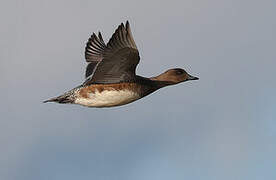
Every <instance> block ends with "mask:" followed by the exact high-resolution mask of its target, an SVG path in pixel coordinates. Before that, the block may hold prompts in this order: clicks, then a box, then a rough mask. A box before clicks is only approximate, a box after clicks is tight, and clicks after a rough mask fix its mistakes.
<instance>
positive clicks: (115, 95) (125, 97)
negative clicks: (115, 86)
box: [75, 90, 140, 107]
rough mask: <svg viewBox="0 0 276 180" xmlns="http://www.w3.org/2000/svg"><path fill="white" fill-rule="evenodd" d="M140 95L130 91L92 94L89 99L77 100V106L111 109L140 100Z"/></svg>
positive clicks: (109, 91)
mask: <svg viewBox="0 0 276 180" xmlns="http://www.w3.org/2000/svg"><path fill="white" fill-rule="evenodd" d="M139 98H140V96H139V94H138V93H136V92H133V91H130V90H120V91H117V90H105V91H102V92H99V91H96V92H95V93H90V94H89V98H81V97H79V98H77V99H76V100H75V103H76V104H80V105H83V106H88V107H111V106H119V105H124V104H127V103H130V102H133V101H135V100H137V99H139Z"/></svg>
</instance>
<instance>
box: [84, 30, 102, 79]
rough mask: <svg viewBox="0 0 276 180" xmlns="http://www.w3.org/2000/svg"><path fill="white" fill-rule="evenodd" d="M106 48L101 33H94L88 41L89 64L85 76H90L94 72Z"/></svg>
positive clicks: (86, 55)
mask: <svg viewBox="0 0 276 180" xmlns="http://www.w3.org/2000/svg"><path fill="white" fill-rule="evenodd" d="M105 48H106V45H105V43H104V40H103V38H102V35H101V33H100V32H99V34H98V36H97V35H96V34H95V33H93V34H92V36H91V37H90V38H89V40H88V42H87V43H86V47H85V59H86V62H88V63H89V64H88V65H87V67H86V72H85V77H86V78H87V77H89V76H91V75H92V74H93V72H94V71H95V69H96V68H97V65H98V63H99V62H100V61H102V59H103V53H104V50H105Z"/></svg>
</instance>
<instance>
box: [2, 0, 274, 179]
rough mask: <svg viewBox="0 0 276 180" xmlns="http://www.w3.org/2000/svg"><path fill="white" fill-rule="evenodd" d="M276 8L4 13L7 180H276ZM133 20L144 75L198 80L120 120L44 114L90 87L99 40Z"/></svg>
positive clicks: (72, 6)
mask: <svg viewBox="0 0 276 180" xmlns="http://www.w3.org/2000/svg"><path fill="white" fill-rule="evenodd" d="M275 7H276V2H275V1H272V0H264V1H255V0H231V1H230V0H226V1H219V0H207V1H206V0H196V1H195V0H193V1H192V0H186V1H175V0H170V1H163V2H160V1H146V0H139V1H130V0H128V1H112V2H107V1H93V0H83V1H68V0H66V1H65V0H45V1H44V0H39V1H37V0H17V1H16V0H2V1H1V2H0V22H1V28H0V37H1V41H0V58H1V61H0V80H1V85H0V87H1V92H2V93H0V98H1V103H0V113H1V120H0V147H1V150H0V179H5V180H22V179H23V180H25V179H26V180H37V179H41V180H44V179H45V180H48V179H53V180H61V179H66V180H71V179H72V180H73V179H74V180H75V179H79V180H82V179H83V180H84V179H85V180H86V179H97V180H98V179H99V180H106V179H108V180H109V179H118V180H129V179H131V180H141V179H143V180H153V179H159V180H163V179H164V180H167V179H174V180H183V179H190V180H193V179H196V180H199V179H202V180H203V179H204V180H206V179H207V180H213V179H224V180H228V179H229V180H234V179H235V180H236V179H242V180H244V179H248V180H249V179H250V180H254V179H256V180H257V179H275V178H276V173H275V163H276V156H275V151H276V143H275V139H276V123H275V120H276V112H275V109H276V103H275V102H276V96H275V90H276V83H275V75H276V74H275V66H276V63H275V57H276V54H275V47H276V36H275V32H276V23H275V16H276V13H275ZM126 20H129V21H130V24H131V28H132V32H133V36H134V39H135V41H136V44H137V46H138V48H139V51H140V55H141V62H140V64H139V66H138V74H139V75H143V76H153V75H157V74H159V73H161V72H163V71H165V70H166V69H168V68H173V67H182V68H184V69H186V70H187V71H188V72H189V73H191V74H192V75H195V76H198V77H200V80H199V81H196V82H187V83H183V84H179V85H176V86H172V87H169V88H164V89H161V90H159V91H158V92H156V93H154V94H152V95H150V96H148V97H146V98H143V99H141V100H139V101H137V102H134V103H132V104H129V105H126V106H122V107H116V108H111V109H93V108H84V107H81V106H75V105H58V104H42V103H41V102H42V101H43V100H45V99H47V98H49V97H52V96H56V95H59V94H61V93H63V92H64V91H66V90H69V89H71V88H73V87H75V86H77V85H79V84H80V83H82V82H83V80H84V70H85V61H84V47H85V43H86V41H87V39H88V38H89V36H90V35H91V33H92V32H94V31H95V32H97V31H99V30H100V31H101V32H102V34H103V36H104V39H105V40H106V41H107V40H108V39H109V38H110V37H111V35H112V33H113V32H114V30H115V28H116V27H117V26H118V25H119V24H120V23H121V22H125V21H126Z"/></svg>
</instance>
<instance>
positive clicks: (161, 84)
mask: <svg viewBox="0 0 276 180" xmlns="http://www.w3.org/2000/svg"><path fill="white" fill-rule="evenodd" d="M161 75H162V74H161ZM161 75H159V76H155V77H151V78H150V80H152V81H153V82H154V83H155V84H156V86H157V87H158V89H159V88H162V87H166V86H170V85H173V84H174V83H173V82H170V81H166V80H165V79H163V78H162V76H161Z"/></svg>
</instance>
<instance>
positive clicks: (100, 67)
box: [84, 21, 140, 85]
mask: <svg viewBox="0 0 276 180" xmlns="http://www.w3.org/2000/svg"><path fill="white" fill-rule="evenodd" d="M98 48H99V47H98ZM100 50H102V49H99V50H98V52H99V53H100V56H97V59H101V58H102V59H101V60H100V61H99V63H98V64H97V67H96V69H95V71H94V73H93V76H92V77H91V78H89V79H87V80H86V81H85V83H84V84H85V85H88V84H94V83H97V84H99V83H101V84H110V83H119V82H130V81H132V80H133V79H134V78H135V70H136V66H137V65H138V63H139V60H140V57H139V52H138V50H137V47H136V44H135V42H134V39H133V37H132V33H131V30H130V26H129V22H128V21H127V22H126V25H124V24H123V23H122V24H121V25H119V27H118V28H117V29H116V31H115V33H114V34H113V35H112V37H111V39H110V40H109V42H108V43H107V46H106V47H105V48H104V49H103V51H100ZM95 59H96V58H95Z"/></svg>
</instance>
